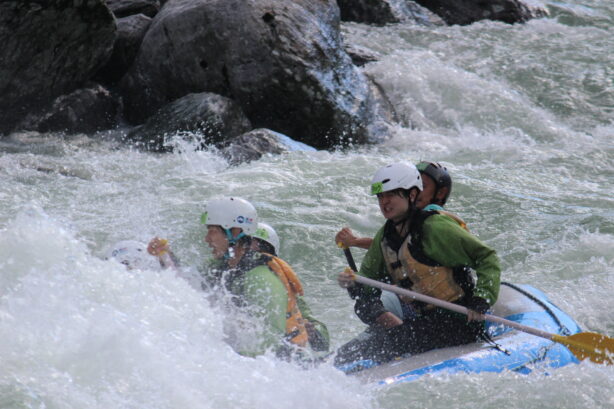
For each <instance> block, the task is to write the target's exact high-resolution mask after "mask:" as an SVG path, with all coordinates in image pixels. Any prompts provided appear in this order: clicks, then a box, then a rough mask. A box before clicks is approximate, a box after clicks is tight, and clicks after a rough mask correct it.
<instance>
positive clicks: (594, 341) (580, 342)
mask: <svg viewBox="0 0 614 409" xmlns="http://www.w3.org/2000/svg"><path fill="white" fill-rule="evenodd" d="M552 340H553V341H556V342H558V343H561V344H563V345H565V346H566V347H567V348H569V350H570V351H571V353H572V354H574V355H575V357H576V358H578V359H579V360H580V361H583V360H585V359H590V360H591V361H592V362H595V363H597V364H606V365H613V364H614V339H613V338H610V337H606V336H605V335H601V334H596V333H594V332H581V333H579V334H574V335H571V336H568V337H564V336H561V335H554V336H553V338H552Z"/></svg>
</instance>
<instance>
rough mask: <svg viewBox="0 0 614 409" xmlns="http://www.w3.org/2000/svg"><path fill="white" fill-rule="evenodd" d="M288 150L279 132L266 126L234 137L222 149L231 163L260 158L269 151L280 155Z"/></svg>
mask: <svg viewBox="0 0 614 409" xmlns="http://www.w3.org/2000/svg"><path fill="white" fill-rule="evenodd" d="M286 151H288V148H287V147H286V146H285V145H284V144H283V142H282V141H280V139H279V134H278V133H277V132H274V131H271V130H270V129H264V128H260V129H254V130H253V131H250V132H247V133H244V134H243V135H239V136H237V137H235V138H232V139H230V140H229V141H227V142H226V143H225V144H224V147H223V148H222V149H220V153H221V154H222V156H224V157H225V158H226V159H227V160H228V163H230V164H231V165H238V164H239V163H244V162H251V161H253V160H258V159H260V158H261V157H262V156H263V155H266V154H269V153H270V154H276V155H279V154H280V153H283V152H286Z"/></svg>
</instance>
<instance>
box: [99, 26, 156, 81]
mask: <svg viewBox="0 0 614 409" xmlns="http://www.w3.org/2000/svg"><path fill="white" fill-rule="evenodd" d="M150 24H151V18H149V17H147V16H146V15H144V14H135V15H133V16H129V17H124V18H120V19H118V20H117V38H116V39H115V44H114V45H113V53H112V54H111V57H110V58H109V61H107V64H106V65H105V66H104V67H102V68H101V69H100V71H99V72H98V73H97V74H96V78H97V79H98V80H100V81H101V82H103V83H105V84H116V83H117V82H119V80H120V79H121V78H122V77H123V76H124V74H125V73H126V71H128V68H130V66H131V65H132V62H133V61H134V58H135V57H136V54H137V53H138V52H139V47H140V46H141V42H142V41H143V37H145V33H146V32H147V29H148V28H149V25H150Z"/></svg>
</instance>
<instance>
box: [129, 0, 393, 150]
mask: <svg viewBox="0 0 614 409" xmlns="http://www.w3.org/2000/svg"><path fill="white" fill-rule="evenodd" d="M121 85H122V89H123V95H124V96H125V102H126V105H125V106H126V116H127V118H128V119H129V120H131V121H133V122H136V123H140V122H142V121H144V120H145V119H146V118H147V117H148V116H150V115H152V114H153V113H154V112H155V111H156V110H157V109H159V108H160V107H161V106H163V105H164V104H166V103H167V102H169V101H171V100H174V99H176V98H179V97H181V96H183V95H186V94H188V93H193V92H204V91H206V92H214V93H217V94H220V95H224V96H227V97H229V98H232V99H233V100H235V101H237V103H239V104H240V105H241V107H242V108H243V110H244V112H245V113H246V114H247V116H248V118H249V119H250V120H251V122H252V124H254V125H255V126H257V127H266V128H271V129H276V130H279V131H280V132H282V133H284V134H287V135H289V136H290V137H292V138H294V139H297V140H299V141H303V142H305V143H308V144H310V145H312V146H315V147H320V148H328V147H332V146H335V145H337V144H339V143H344V142H347V140H348V139H350V138H352V139H353V141H354V142H357V143H366V142H377V141H379V140H380V138H383V137H384V136H383V135H380V134H373V133H371V131H370V128H369V126H368V125H369V121H371V120H372V118H373V114H374V112H373V106H372V103H373V101H374V95H373V94H372V92H371V89H370V87H369V84H368V81H367V79H366V78H365V76H364V75H363V74H362V73H361V72H360V71H359V70H358V69H357V67H355V66H354V65H353V64H352V62H351V60H350V58H349V56H348V55H347V54H346V53H345V51H344V50H343V46H342V42H341V37H340V32H339V9H338V7H337V5H336V3H335V1H334V0H318V1H313V0H293V1H291V2H289V1H287V0H266V1H265V0H252V1H245V0H169V1H168V2H167V3H166V4H165V5H164V7H163V8H162V10H161V11H160V12H159V13H158V14H157V15H156V17H155V18H154V21H153V22H152V25H151V27H150V28H149V30H148V32H147V35H146V36H145V39H144V40H143V44H142V46H141V49H140V51H139V54H138V56H137V58H136V60H135V62H134V64H133V66H132V67H131V69H130V70H129V72H128V73H127V74H126V76H125V77H124V79H122V82H121Z"/></svg>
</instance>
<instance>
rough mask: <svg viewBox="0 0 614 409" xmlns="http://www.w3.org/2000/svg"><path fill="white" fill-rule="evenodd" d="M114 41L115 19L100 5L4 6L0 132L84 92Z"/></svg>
mask: <svg viewBox="0 0 614 409" xmlns="http://www.w3.org/2000/svg"><path fill="white" fill-rule="evenodd" d="M114 40H115V19H114V18H113V15H112V14H111V12H110V11H109V9H108V8H107V7H106V6H105V4H104V3H103V1H102V0H87V1H86V0H39V1H34V0H32V1H2V2H0V95H1V96H2V98H0V132H7V131H9V130H11V129H12V128H13V126H14V124H16V123H17V122H18V121H19V120H20V119H21V118H22V117H23V116H24V115H25V114H26V113H27V112H28V111H31V110H33V109H35V108H38V107H41V106H43V105H45V104H47V103H49V102H50V101H52V100H53V99H54V98H55V97H57V96H59V95H63V94H66V93H69V92H71V91H73V90H75V89H77V88H78V87H81V86H82V85H83V84H84V83H85V81H86V80H87V79H89V78H90V77H91V76H92V74H93V73H95V72H96V71H97V70H98V69H99V68H100V66H102V64H104V63H105V62H106V60H107V59H108V58H109V56H110V54H111V50H112V47H113V42H114Z"/></svg>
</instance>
